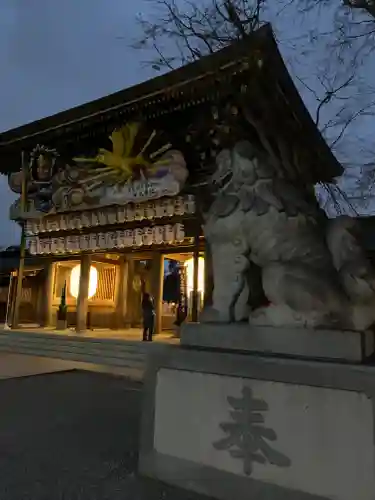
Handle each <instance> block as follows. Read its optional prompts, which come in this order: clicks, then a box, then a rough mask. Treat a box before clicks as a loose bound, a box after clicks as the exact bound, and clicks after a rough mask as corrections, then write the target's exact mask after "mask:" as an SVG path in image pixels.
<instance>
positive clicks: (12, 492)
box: [0, 371, 207, 500]
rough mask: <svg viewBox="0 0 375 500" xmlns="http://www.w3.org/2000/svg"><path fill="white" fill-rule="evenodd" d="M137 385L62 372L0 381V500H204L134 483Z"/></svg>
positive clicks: (140, 480) (144, 481) (147, 482)
mask: <svg viewBox="0 0 375 500" xmlns="http://www.w3.org/2000/svg"><path fill="white" fill-rule="evenodd" d="M141 390H142V386H141V385H140V384H137V383H135V382H131V381H129V380H126V379H124V378H121V377H116V376H111V375H104V374H98V373H89V372H79V371H70V372H65V373H55V374H51V375H38V376H33V377H27V378H21V379H9V380H1V381H0V402H1V406H0V408H1V412H0V499H1V500H60V499H64V500H76V499H77V500H78V499H80V500H86V499H87V500H120V499H121V500H127V499H129V500H156V499H158V500H159V499H162V500H188V499H189V500H190V499H191V500H207V497H201V496H200V495H195V494H193V493H189V492H186V491H183V490H179V489H177V488H172V487H169V486H166V485H163V484H161V483H159V482H156V481H151V480H147V479H145V478H139V477H137V475H136V470H137V450H138V433H139V422H140V405H141V395H142V394H141Z"/></svg>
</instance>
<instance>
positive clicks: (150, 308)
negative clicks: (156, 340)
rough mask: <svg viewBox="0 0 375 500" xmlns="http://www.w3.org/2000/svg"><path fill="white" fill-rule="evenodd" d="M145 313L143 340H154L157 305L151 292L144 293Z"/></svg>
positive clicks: (143, 312) (143, 304)
mask: <svg viewBox="0 0 375 500" xmlns="http://www.w3.org/2000/svg"><path fill="white" fill-rule="evenodd" d="M142 315H143V341H144V342H146V341H148V342H152V335H153V333H154V325H155V307H154V301H153V298H152V297H151V295H150V294H149V293H144V294H143V298H142Z"/></svg>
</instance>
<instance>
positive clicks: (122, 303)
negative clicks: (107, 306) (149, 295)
mask: <svg viewBox="0 0 375 500" xmlns="http://www.w3.org/2000/svg"><path fill="white" fill-rule="evenodd" d="M116 272H117V273H118V279H117V280H116V281H117V294H116V321H115V324H116V328H119V329H121V328H125V326H126V315H127V312H128V307H127V299H128V274H129V261H127V260H126V259H125V257H122V258H121V261H120V264H119V266H118V267H117V270H116Z"/></svg>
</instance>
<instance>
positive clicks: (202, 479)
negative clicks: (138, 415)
mask: <svg viewBox="0 0 375 500" xmlns="http://www.w3.org/2000/svg"><path fill="white" fill-rule="evenodd" d="M374 396H375V372H374V370H372V369H366V368H362V367H354V366H343V365H334V364H323V363H311V362H304V361H292V360H286V359H284V360H280V359H266V358H259V357H253V356H250V355H248V356H244V355H235V354H218V353H217V352H211V353H207V352H194V351H184V350H182V349H178V348H166V350H165V351H164V354H162V355H159V356H157V357H156V358H155V357H154V358H153V359H151V360H150V366H149V372H148V377H147V382H146V399H145V408H144V415H143V435H142V448H141V460H140V467H141V472H142V473H144V474H146V475H149V476H152V477H158V478H159V479H162V480H164V481H168V482H171V483H175V484H178V485H180V486H184V487H186V488H188V489H193V490H197V491H200V492H203V493H207V494H209V495H213V496H216V497H217V498H223V499H224V498H225V499H233V498H240V499H242V498H243V499H245V498H246V499H248V498H251V499H252V500H253V499H259V500H260V499H262V500H265V499H272V500H279V499H283V500H284V499H288V500H297V499H298V500H305V499H306V500H307V499H335V500H370V499H374V498H375V481H374V474H375V453H374V408H373V405H374ZM150 429H151V430H150Z"/></svg>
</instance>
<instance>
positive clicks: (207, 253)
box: [204, 241, 214, 307]
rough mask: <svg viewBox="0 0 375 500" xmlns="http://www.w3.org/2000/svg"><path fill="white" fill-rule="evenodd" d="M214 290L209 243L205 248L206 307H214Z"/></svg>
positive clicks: (206, 243)
mask: <svg viewBox="0 0 375 500" xmlns="http://www.w3.org/2000/svg"><path fill="white" fill-rule="evenodd" d="M213 289H214V277H213V272H212V255H211V248H210V245H209V244H208V242H207V241H206V242H205V246H204V307H208V306H211V305H212V292H213Z"/></svg>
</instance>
